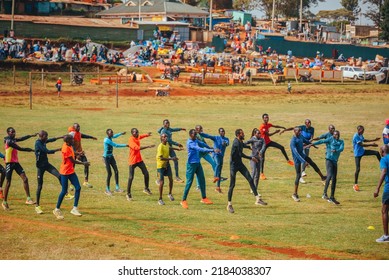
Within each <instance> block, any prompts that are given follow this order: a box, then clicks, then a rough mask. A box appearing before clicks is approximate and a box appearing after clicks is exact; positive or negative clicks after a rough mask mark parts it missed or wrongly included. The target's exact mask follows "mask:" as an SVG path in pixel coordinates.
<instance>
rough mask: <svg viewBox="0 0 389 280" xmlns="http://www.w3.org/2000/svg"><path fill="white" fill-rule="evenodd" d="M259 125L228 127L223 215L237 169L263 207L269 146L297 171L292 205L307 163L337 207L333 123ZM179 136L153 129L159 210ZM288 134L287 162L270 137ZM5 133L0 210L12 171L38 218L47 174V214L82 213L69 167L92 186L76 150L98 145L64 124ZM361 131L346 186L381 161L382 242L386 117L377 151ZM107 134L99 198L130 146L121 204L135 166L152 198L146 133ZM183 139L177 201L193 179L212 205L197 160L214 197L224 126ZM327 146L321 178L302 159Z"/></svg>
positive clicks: (388, 179)
mask: <svg viewBox="0 0 389 280" xmlns="http://www.w3.org/2000/svg"><path fill="white" fill-rule="evenodd" d="M262 121H263V123H262V124H261V125H260V126H259V128H254V129H253V130H252V133H251V137H250V139H248V140H247V141H246V140H245V133H244V131H243V130H242V129H236V130H235V138H234V140H233V141H232V145H231V156H230V184H229V189H228V201H227V210H228V211H229V212H230V213H234V212H235V210H234V208H233V206H232V196H233V191H234V188H235V183H236V174H237V173H238V172H240V173H241V174H242V175H243V176H244V177H245V179H246V180H247V181H248V184H249V186H250V189H251V192H252V194H253V195H254V196H255V204H256V205H264V206H265V205H267V203H266V202H265V201H263V200H262V196H261V194H260V193H258V183H259V180H260V179H261V180H266V176H265V173H264V167H265V154H266V151H267V149H268V148H271V147H273V148H276V149H279V150H280V151H281V153H282V154H283V156H284V158H285V160H286V163H287V164H288V165H290V166H294V168H295V171H296V177H295V180H294V192H293V194H292V198H293V200H294V201H296V202H299V201H300V197H299V195H298V187H299V184H300V183H306V182H305V180H304V177H305V176H306V175H307V174H306V172H305V168H306V167H307V166H308V165H309V166H311V167H312V168H313V169H314V171H315V172H316V173H317V174H318V175H319V176H320V180H321V181H322V182H323V184H324V190H323V195H322V198H323V199H325V200H327V201H328V202H330V203H333V204H335V205H339V204H340V202H339V201H338V200H337V199H336V198H335V190H336V181H337V172H338V165H337V162H338V160H339V156H340V154H341V152H342V151H343V150H344V141H343V140H342V139H341V138H340V132H339V131H338V130H336V129H335V126H334V125H332V124H331V125H329V126H328V132H327V133H325V134H322V135H320V136H319V137H316V138H315V137H314V133H315V130H314V128H313V127H312V124H311V121H310V120H309V119H306V120H305V123H304V124H303V125H298V126H295V127H290V128H286V127H283V126H280V125H275V124H272V123H270V122H269V115H268V114H263V115H262ZM272 127H273V128H276V130H273V131H271V128H272ZM178 131H186V129H185V128H172V127H170V121H169V120H168V119H165V120H163V125H162V127H161V128H160V129H158V130H157V132H158V134H159V136H160V144H159V145H158V147H157V152H156V163H157V179H156V184H157V185H158V187H159V197H158V204H159V205H165V202H164V201H163V198H162V197H163V188H164V182H165V177H167V178H168V181H169V183H168V185H169V188H168V194H167V197H168V199H169V200H170V201H174V197H173V193H172V190H173V182H174V181H176V182H180V183H184V180H182V179H181V178H180V176H179V165H178V157H177V155H176V151H180V150H184V146H183V145H182V144H180V143H178V142H175V141H173V139H172V136H173V133H175V132H178ZM287 131H293V135H292V138H291V141H290V150H291V152H292V158H293V161H292V160H290V159H289V157H288V155H287V153H286V150H285V148H284V147H283V146H282V145H280V144H278V143H276V142H274V141H272V140H271V139H270V137H271V136H272V135H274V134H276V133H279V134H283V133H285V132H287ZM6 132H7V136H6V137H5V138H4V145H5V155H3V154H1V153H0V156H1V157H3V158H4V160H5V168H4V167H3V166H2V165H0V174H1V176H0V198H1V199H2V200H3V202H2V207H3V209H4V210H6V211H7V210H9V209H10V208H9V205H8V194H9V189H10V186H11V181H12V173H13V171H15V172H16V173H17V174H18V175H19V176H20V177H21V179H22V181H23V185H24V190H25V193H26V196H27V199H26V202H25V203H26V204H30V205H35V211H36V213H38V214H42V213H43V210H42V208H41V206H40V196H41V191H42V187H43V177H44V174H45V173H46V172H48V173H50V174H52V175H53V176H55V177H57V178H58V181H59V183H60V184H61V186H62V189H61V192H60V194H59V196H58V200H57V204H56V208H55V209H54V210H53V214H54V215H55V216H56V218H57V219H63V218H64V215H63V213H62V211H61V204H62V201H63V200H64V199H65V198H67V199H74V203H73V208H72V210H71V211H70V213H71V214H73V215H75V216H81V215H82V214H81V213H80V212H79V210H78V202H79V198H80V192H81V184H80V182H79V179H78V176H77V175H76V173H75V169H74V167H75V165H76V164H79V165H83V166H84V182H83V184H82V185H83V186H84V187H89V188H91V187H93V186H92V185H91V184H90V183H89V181H88V179H89V165H90V163H89V161H88V159H87V157H86V155H85V152H84V150H83V148H82V145H81V139H93V140H97V138H96V137H94V136H90V135H86V134H83V133H81V132H80V125H79V124H78V123H74V124H73V125H72V126H71V127H69V128H68V133H67V134H65V135H63V136H59V137H55V138H48V133H47V132H46V131H44V130H42V131H40V132H39V133H35V134H31V135H26V136H23V137H19V138H17V137H16V131H15V129H14V128H13V127H9V128H7V131H6ZM363 133H364V127H363V126H362V125H359V126H358V127H357V132H356V133H355V135H354V137H353V140H352V142H353V149H354V157H355V165H356V170H355V182H354V185H353V190H354V191H356V192H358V191H359V190H360V187H359V185H358V178H359V173H360V162H361V159H362V157H364V156H369V155H374V156H376V157H377V159H378V161H379V162H380V166H381V169H382V173H381V177H380V180H379V182H378V185H377V189H376V191H375V193H374V197H377V196H378V194H379V191H380V187H381V185H382V183H383V181H385V187H384V194H383V198H382V205H383V206H382V219H383V225H384V235H383V236H382V237H381V238H380V239H377V242H389V234H388V210H389V175H388V173H387V169H388V168H389V145H388V143H389V119H388V120H386V124H385V128H384V130H383V141H384V146H382V147H381V148H380V151H379V152H378V151H375V150H367V149H365V147H370V146H371V147H378V144H376V143H374V142H375V141H378V140H379V139H380V137H377V138H375V139H372V140H368V139H365V138H364V136H363ZM106 134H107V137H106V138H105V139H104V153H103V159H104V163H105V166H106V170H107V178H106V188H105V194H106V195H108V196H112V194H113V192H116V193H122V192H124V191H123V190H122V189H121V188H120V186H119V171H118V167H117V164H116V160H115V157H114V155H113V148H129V157H128V165H129V177H128V183H127V189H126V199H127V200H128V201H132V200H133V196H132V193H131V187H132V182H133V179H134V175H135V169H136V168H137V167H139V169H141V171H142V174H143V177H144V190H143V192H144V193H146V194H147V195H151V194H152V192H151V190H150V186H149V184H150V176H149V172H148V170H147V167H146V164H145V163H144V161H143V159H142V155H141V150H144V149H149V148H154V147H155V145H147V146H144V145H141V140H142V139H144V138H146V137H150V136H151V135H152V133H151V132H148V133H145V134H140V133H139V130H138V129H137V128H132V129H131V136H130V137H129V140H128V144H118V143H115V142H114V141H113V139H116V138H118V137H120V136H122V135H125V134H126V132H121V133H117V134H114V132H113V130H112V129H107V130H106ZM188 134H189V139H188V140H187V143H186V151H187V162H186V181H185V188H184V192H183V195H182V199H181V202H180V204H181V205H182V207H183V208H185V209H188V208H189V206H188V195H189V191H190V189H191V186H192V184H193V181H194V179H195V181H196V185H197V189H198V190H199V191H200V195H201V200H200V202H201V203H204V204H213V202H212V201H211V200H210V199H209V198H208V197H207V191H206V180H205V175H204V170H203V167H202V165H201V159H202V158H203V159H205V160H206V161H207V162H208V163H209V164H210V165H211V167H212V170H213V183H215V190H216V191H217V192H218V193H222V189H221V184H220V183H221V182H222V181H225V180H227V178H225V177H222V169H223V161H224V155H225V151H226V147H227V146H229V145H230V140H229V138H227V137H226V136H225V134H226V132H225V130H224V128H222V127H221V128H219V129H218V134H217V135H210V134H206V133H204V132H203V127H202V126H201V125H196V126H195V128H193V129H190V130H189V132H188ZM37 135H38V139H37V140H36V142H35V149H31V148H22V147H20V146H19V145H18V142H21V141H24V140H27V139H29V138H31V137H35V136H37ZM58 139H63V141H64V143H63V145H62V148H60V149H54V150H49V149H48V148H47V147H46V144H47V143H50V142H54V141H56V140H58ZM206 139H210V140H212V141H213V146H212V147H211V146H209V145H208V144H207V143H206ZM322 144H325V145H326V155H325V159H326V175H324V174H323V173H322V172H321V170H320V169H319V167H318V166H317V164H316V163H315V162H314V161H313V160H312V159H311V158H310V157H309V150H310V148H311V147H316V146H318V145H322ZM245 148H247V149H249V150H250V155H246V154H245V153H244V152H243V150H244V149H245ZM18 151H24V152H35V156H36V167H37V182H38V185H37V192H36V201H33V200H32V198H31V195H30V188H29V181H28V179H27V176H26V174H25V172H24V170H23V168H22V166H21V165H20V163H19V160H18ZM59 151H61V153H62V162H61V166H60V170H59V171H58V170H57V169H56V168H55V167H54V166H53V165H51V164H50V163H49V161H48V154H53V153H55V152H59ZM242 158H246V159H248V160H250V167H251V172H250V171H249V170H248V169H247V167H246V166H245V164H244V163H243V161H242ZM170 162H173V164H172V165H173V166H174V171H175V173H174V175H175V177H174V180H173V171H172V168H171V165H170ZM112 169H113V171H114V178H115V190H114V191H111V188H110V180H111V177H112ZM4 181H6V183H5V187H4V190H3V188H2V186H3V182H4ZM69 181H70V182H71V185H72V186H71V190H73V189H74V190H75V192H74V196H73V195H71V194H69V193H68V186H69V185H68V182H69ZM330 184H331V189H330V195H329V196H328V192H327V191H328V188H329V186H330Z"/></svg>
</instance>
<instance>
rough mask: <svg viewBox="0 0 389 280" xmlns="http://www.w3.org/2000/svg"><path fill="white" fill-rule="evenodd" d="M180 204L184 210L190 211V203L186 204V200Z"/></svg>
mask: <svg viewBox="0 0 389 280" xmlns="http://www.w3.org/2000/svg"><path fill="white" fill-rule="evenodd" d="M180 204H181V206H182V208H184V209H188V208H189V207H188V202H186V200H183V201H181V202H180Z"/></svg>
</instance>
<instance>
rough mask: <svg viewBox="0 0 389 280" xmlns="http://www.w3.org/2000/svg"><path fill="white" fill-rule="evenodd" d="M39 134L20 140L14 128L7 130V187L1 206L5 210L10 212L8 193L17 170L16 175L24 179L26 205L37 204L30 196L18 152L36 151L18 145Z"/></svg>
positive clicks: (5, 139)
mask: <svg viewBox="0 0 389 280" xmlns="http://www.w3.org/2000/svg"><path fill="white" fill-rule="evenodd" d="M37 134H38V133H34V134H31V135H26V136H23V137H20V138H16V137H15V136H16V131H15V129H14V128H13V127H8V128H7V136H6V137H5V138H4V145H5V170H6V171H5V178H6V182H5V187H4V198H3V203H2V204H1V205H2V207H3V209H4V210H6V211H8V210H9V206H8V192H9V188H10V187H11V181H12V173H13V171H14V170H15V171H16V173H17V174H18V175H19V176H20V178H22V180H23V186H24V191H25V193H26V196H27V200H26V204H28V205H33V204H35V202H34V201H33V200H32V199H31V196H30V186H29V184H28V178H27V176H26V173H25V172H24V169H23V167H22V166H21V165H20V163H19V158H18V151H22V152H33V151H34V150H33V149H31V148H22V147H19V146H18V145H17V144H16V143H17V142H21V141H24V140H27V139H29V138H31V137H34V136H36V135H37Z"/></svg>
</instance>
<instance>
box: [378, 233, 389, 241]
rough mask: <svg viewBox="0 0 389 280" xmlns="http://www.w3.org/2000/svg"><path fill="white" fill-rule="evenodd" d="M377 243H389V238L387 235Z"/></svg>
mask: <svg viewBox="0 0 389 280" xmlns="http://www.w3.org/2000/svg"><path fill="white" fill-rule="evenodd" d="M376 241H377V242H378V243H381V242H389V236H387V235H382V236H381V237H380V238H378V239H376Z"/></svg>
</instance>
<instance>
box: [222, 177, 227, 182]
mask: <svg viewBox="0 0 389 280" xmlns="http://www.w3.org/2000/svg"><path fill="white" fill-rule="evenodd" d="M227 180H228V178H226V177H220V182H223V181H227Z"/></svg>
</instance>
